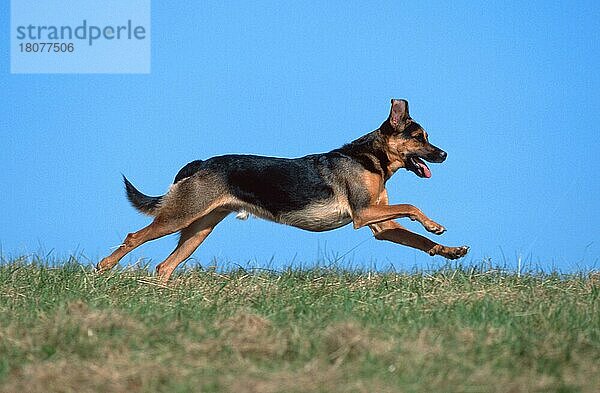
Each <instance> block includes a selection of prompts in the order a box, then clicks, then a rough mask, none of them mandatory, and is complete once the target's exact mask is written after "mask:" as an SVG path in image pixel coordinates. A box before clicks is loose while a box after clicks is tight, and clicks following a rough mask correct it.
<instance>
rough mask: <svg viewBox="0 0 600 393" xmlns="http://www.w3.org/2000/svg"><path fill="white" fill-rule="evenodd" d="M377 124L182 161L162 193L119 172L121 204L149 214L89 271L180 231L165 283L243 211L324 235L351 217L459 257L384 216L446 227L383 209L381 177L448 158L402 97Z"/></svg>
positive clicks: (162, 267)
mask: <svg viewBox="0 0 600 393" xmlns="http://www.w3.org/2000/svg"><path fill="white" fill-rule="evenodd" d="M391 104H392V105H391V110H390V114H389V116H388V118H387V119H386V120H385V121H384V122H383V123H382V124H381V126H380V127H379V128H378V129H376V130H375V131H372V132H370V133H368V134H366V135H364V136H362V137H360V138H358V139H356V140H355V141H353V142H350V143H348V144H346V145H344V146H342V147H341V148H339V149H335V150H332V151H330V152H328V153H323V154H311V155H308V156H305V157H300V158H292V159H288V158H275V157H263V156H255V155H224V156H217V157H212V158H209V159H207V160H197V161H193V162H190V163H189V164H187V165H185V166H184V167H183V168H182V169H181V170H180V171H179V172H178V173H177V175H176V176H175V180H174V182H173V184H172V185H171V187H170V189H169V191H168V192H167V193H166V194H165V195H163V196H158V197H152V196H147V195H144V194H142V193H141V192H140V191H138V190H137V189H136V188H135V187H134V186H133V185H132V184H131V183H130V182H129V181H128V180H127V178H126V177H125V176H123V181H124V183H125V189H126V192H127V198H128V199H129V202H130V203H131V204H132V205H133V207H135V208H136V209H137V210H138V211H140V212H142V213H145V214H147V215H150V216H152V217H154V220H153V221H152V223H151V224H150V225H148V226H147V227H145V228H143V229H141V230H139V231H137V232H134V233H130V234H128V235H127V237H126V238H125V240H124V242H123V244H121V245H120V246H119V248H117V249H116V250H115V251H114V252H113V253H112V254H111V255H109V256H108V257H106V258H104V259H102V260H101V261H100V263H98V265H97V270H98V271H100V272H102V271H106V270H109V269H111V268H112V267H113V266H114V265H116V264H117V263H118V262H119V260H121V258H123V257H124V256H125V255H126V254H127V253H128V252H130V251H131V250H133V249H135V248H136V247H138V246H140V245H142V244H143V243H145V242H147V241H149V240H154V239H157V238H160V237H162V236H165V235H169V234H172V233H175V232H178V231H179V232H180V238H179V242H178V244H177V247H176V248H175V250H173V252H172V253H171V254H170V255H169V256H168V258H167V259H166V260H165V261H163V262H162V263H160V264H159V265H158V266H157V267H156V272H157V275H158V277H159V278H160V279H161V280H162V281H163V282H166V281H168V280H169V278H170V277H171V274H172V273H173V271H174V270H175V268H177V266H178V265H179V264H180V263H181V262H182V261H184V260H185V259H187V258H188V257H189V256H190V255H191V254H192V253H193V252H194V251H195V250H196V248H198V246H200V244H201V243H202V242H203V241H204V239H206V237H207V236H208V235H209V234H210V233H211V231H212V230H213V229H214V227H215V226H216V225H217V224H218V223H219V222H220V221H221V220H223V219H224V218H225V217H226V216H227V215H229V214H230V213H233V212H236V213H238V218H242V219H244V218H247V217H248V215H250V214H252V215H254V216H257V217H260V218H263V219H267V220H270V221H274V222H277V223H281V224H287V225H291V226H294V227H297V228H301V229H304V230H308V231H317V232H319V231H329V230H332V229H336V228H339V227H342V226H344V225H347V224H349V223H352V224H353V226H354V228H355V229H358V228H362V227H365V226H368V227H369V228H370V229H371V231H372V232H373V234H374V236H375V238H376V239H378V240H387V241H391V242H394V243H398V244H402V245H405V246H408V247H413V248H416V249H419V250H422V251H424V252H427V253H428V254H429V255H441V256H443V257H445V258H448V259H457V258H461V257H463V256H464V255H466V254H467V252H468V250H469V248H468V247H467V246H462V247H448V246H443V245H441V244H438V243H435V242H434V241H432V240H429V239H428V238H426V237H424V236H421V235H418V234H416V233H413V232H411V231H409V230H407V229H406V228H404V227H402V226H401V225H400V224H398V223H396V222H395V221H393V220H394V219H396V218H403V217H408V218H410V219H411V220H413V221H414V220H416V221H418V222H419V223H420V224H421V225H422V226H423V227H424V228H425V229H426V230H427V231H429V232H431V233H434V234H436V235H441V234H442V233H444V232H445V230H446V229H445V228H444V227H443V226H442V225H440V224H438V223H436V222H435V221H433V220H432V219H430V218H429V217H427V216H426V215H425V214H423V212H422V211H421V210H419V209H418V208H416V207H415V206H412V205H408V204H398V205H390V204H389V200H388V193H387V190H386V188H385V185H386V182H387V180H389V179H390V177H391V176H392V175H393V174H394V173H395V172H396V171H397V170H398V169H400V168H404V169H406V170H408V171H411V172H413V173H414V174H416V175H417V176H418V177H421V178H429V177H431V171H430V169H429V167H428V166H427V164H426V163H425V161H427V162H431V163H441V162H443V161H445V160H446V157H447V154H446V152H445V151H443V150H442V149H440V148H438V147H436V146H434V145H432V144H431V143H429V137H428V135H427V132H425V130H424V129H423V127H421V126H420V125H419V124H418V123H417V122H416V121H414V120H413V119H412V118H411V117H410V115H409V111H408V101H406V100H403V99H392V102H391Z"/></svg>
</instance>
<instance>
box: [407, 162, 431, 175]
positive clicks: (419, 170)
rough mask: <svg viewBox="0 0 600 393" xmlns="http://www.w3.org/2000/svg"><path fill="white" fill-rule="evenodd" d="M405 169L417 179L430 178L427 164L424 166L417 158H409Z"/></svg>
mask: <svg viewBox="0 0 600 393" xmlns="http://www.w3.org/2000/svg"><path fill="white" fill-rule="evenodd" d="M406 169H407V170H409V171H412V172H414V173H415V174H416V175H417V176H419V177H425V178H428V179H429V178H430V177H431V171H430V170H429V167H428V166H427V164H425V161H423V160H422V159H420V158H419V157H417V156H411V157H409V158H408V160H407V163H406Z"/></svg>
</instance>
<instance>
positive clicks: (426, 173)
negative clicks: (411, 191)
mask: <svg viewBox="0 0 600 393" xmlns="http://www.w3.org/2000/svg"><path fill="white" fill-rule="evenodd" d="M417 165H419V167H420V168H421V170H422V171H423V175H424V176H425V177H426V178H428V179H429V178H430V177H431V171H430V170H429V167H428V166H427V164H425V163H424V162H423V161H421V160H417Z"/></svg>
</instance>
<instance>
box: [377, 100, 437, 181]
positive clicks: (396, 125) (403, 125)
mask: <svg viewBox="0 0 600 393" xmlns="http://www.w3.org/2000/svg"><path fill="white" fill-rule="evenodd" d="M379 130H380V132H381V133H382V134H383V136H384V137H385V139H386V148H387V150H388V154H389V155H390V156H391V157H393V158H394V161H396V165H397V167H398V168H405V169H406V170H409V171H412V172H414V173H415V174H416V175H417V176H419V177H427V178H429V177H431V171H430V170H429V167H428V166H427V164H425V162H424V161H423V160H425V161H428V162H444V160H445V159H446V156H447V154H446V152H445V151H443V150H442V149H440V148H438V147H436V146H434V145H432V144H431V143H429V137H428V136H427V132H425V130H424V129H423V127H421V126H420V125H419V123H417V122H416V121H414V120H413V119H412V118H411V117H410V114H409V113H408V101H406V100H396V99H393V100H392V109H391V110H390V117H388V119H387V120H386V121H385V122H384V123H383V124H382V125H381V127H380V128H379Z"/></svg>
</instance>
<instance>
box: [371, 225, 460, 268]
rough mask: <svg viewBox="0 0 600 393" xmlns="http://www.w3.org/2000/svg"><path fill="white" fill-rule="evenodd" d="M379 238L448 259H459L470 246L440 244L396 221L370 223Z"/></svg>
mask: <svg viewBox="0 0 600 393" xmlns="http://www.w3.org/2000/svg"><path fill="white" fill-rule="evenodd" d="M369 227H370V228H371V230H372V231H373V234H374V235H375V238H376V239H377V240H387V241H390V242H394V243H398V244H402V245H404V246H408V247H412V248H416V249H419V250H421V251H425V252H426V253H428V254H429V255H441V256H443V257H444V258H448V259H458V258H461V257H463V256H465V255H466V254H467V252H468V251H469V247H467V246H462V247H447V246H443V245H441V244H438V243H436V242H434V241H432V240H429V239H427V238H426V237H424V236H421V235H419V234H416V233H414V232H411V231H409V230H408V229H406V228H404V227H403V226H402V225H400V224H398V223H397V222H394V221H391V220H390V221H385V222H381V223H377V224H371V225H369Z"/></svg>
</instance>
